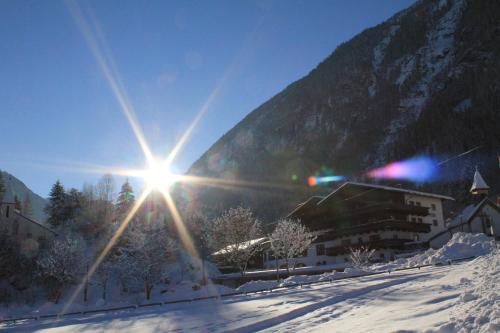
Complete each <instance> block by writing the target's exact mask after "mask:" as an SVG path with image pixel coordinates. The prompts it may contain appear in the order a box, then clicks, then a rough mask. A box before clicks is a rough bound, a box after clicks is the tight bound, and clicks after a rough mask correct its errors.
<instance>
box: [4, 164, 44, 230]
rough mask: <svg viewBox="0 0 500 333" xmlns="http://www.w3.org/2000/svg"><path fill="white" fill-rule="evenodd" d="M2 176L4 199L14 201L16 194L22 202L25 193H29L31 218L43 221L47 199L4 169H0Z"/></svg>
mask: <svg viewBox="0 0 500 333" xmlns="http://www.w3.org/2000/svg"><path fill="white" fill-rule="evenodd" d="M0 172H1V173H2V176H3V181H4V184H5V189H6V190H5V195H4V201H6V202H14V198H15V196H16V195H17V197H18V198H19V200H20V201H21V202H22V201H23V200H24V198H25V197H26V195H27V194H29V197H30V200H31V207H32V210H33V216H32V218H33V219H34V220H36V221H37V222H40V223H44V222H45V220H46V218H47V216H46V214H45V212H44V209H45V206H46V205H47V200H46V199H44V198H42V197H41V196H39V195H38V194H36V193H35V192H33V191H32V190H31V189H30V188H29V187H28V186H26V185H25V184H24V183H23V182H22V181H21V180H19V179H18V178H16V177H15V176H13V175H11V174H10V173H8V172H6V171H1V170H0Z"/></svg>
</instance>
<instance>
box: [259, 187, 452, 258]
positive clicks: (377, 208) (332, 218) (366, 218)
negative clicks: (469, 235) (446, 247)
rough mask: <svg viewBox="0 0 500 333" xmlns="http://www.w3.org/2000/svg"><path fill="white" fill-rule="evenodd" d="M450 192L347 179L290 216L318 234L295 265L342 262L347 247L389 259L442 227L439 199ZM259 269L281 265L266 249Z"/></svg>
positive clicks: (445, 197) (448, 198) (424, 242)
mask: <svg viewBox="0 0 500 333" xmlns="http://www.w3.org/2000/svg"><path fill="white" fill-rule="evenodd" d="M444 200H454V199H453V198H451V197H449V196H444V195H438V194H433V193H426V192H420V191H414V190H409V189H402V188H398V187H389V186H381V185H374V184H365V183H356V182H347V183H345V184H343V185H342V186H340V187H339V188H338V189H336V190H335V191H333V192H332V193H330V194H329V195H328V196H326V197H311V198H309V199H308V200H307V201H305V202H304V203H301V204H300V205H298V206H297V208H295V209H294V210H293V211H292V212H291V213H290V214H289V215H288V217H289V218H294V219H300V220H301V222H302V223H303V224H305V225H306V226H307V227H308V228H309V229H310V230H312V231H314V232H315V233H317V235H318V238H317V239H316V241H315V242H314V243H313V245H312V246H311V247H310V248H309V249H308V251H307V253H304V255H303V256H301V257H299V258H295V259H294V262H295V266H296V267H301V266H318V265H332V264H341V265H342V264H345V263H346V262H348V260H349V254H350V249H351V248H359V247H366V248H370V249H375V250H376V252H375V259H376V260H380V261H386V260H392V259H394V258H395V257H396V256H397V255H398V254H403V253H405V252H408V251H409V250H410V249H412V248H414V247H418V246H422V247H424V246H425V245H426V244H427V242H428V240H429V239H430V238H432V237H434V236H435V235H437V234H439V233H441V232H442V231H444V230H446V226H445V220H444V217H443V205H442V204H443V201H444ZM263 261H264V268H275V267H276V264H278V265H279V266H283V264H284V262H283V261H282V260H276V259H275V258H274V256H273V253H272V251H271V250H270V249H269V250H267V251H265V253H264V255H263Z"/></svg>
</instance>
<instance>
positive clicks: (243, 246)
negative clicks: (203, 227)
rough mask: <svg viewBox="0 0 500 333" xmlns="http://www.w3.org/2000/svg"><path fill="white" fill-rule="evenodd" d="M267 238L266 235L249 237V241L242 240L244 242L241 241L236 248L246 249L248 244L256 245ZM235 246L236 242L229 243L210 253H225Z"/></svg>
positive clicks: (216, 254)
mask: <svg viewBox="0 0 500 333" xmlns="http://www.w3.org/2000/svg"><path fill="white" fill-rule="evenodd" d="M267 240H268V238H267V237H262V238H256V239H251V240H249V241H246V242H244V243H241V244H240V245H239V246H238V249H240V250H243V249H246V248H247V247H249V246H252V245H256V244H260V243H263V242H265V241H267ZM235 247H236V244H231V245H228V246H226V247H225V248H223V249H220V250H219V251H217V252H214V253H212V255H213V256H218V255H221V254H225V253H228V252H231V251H232V250H233V249H234V248H235Z"/></svg>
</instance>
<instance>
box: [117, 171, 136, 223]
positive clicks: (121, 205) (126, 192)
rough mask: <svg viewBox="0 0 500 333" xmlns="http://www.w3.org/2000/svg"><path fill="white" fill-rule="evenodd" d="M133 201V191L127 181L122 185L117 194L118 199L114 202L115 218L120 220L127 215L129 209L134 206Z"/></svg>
mask: <svg viewBox="0 0 500 333" xmlns="http://www.w3.org/2000/svg"><path fill="white" fill-rule="evenodd" d="M134 201H135V197H134V191H133V189H132V185H130V183H129V181H128V179H127V180H126V181H125V183H123V185H122V188H121V190H120V193H119V194H118V199H117V200H116V212H117V217H118V218H121V217H123V216H124V215H125V214H127V212H128V210H129V209H130V207H132V205H133V204H134Z"/></svg>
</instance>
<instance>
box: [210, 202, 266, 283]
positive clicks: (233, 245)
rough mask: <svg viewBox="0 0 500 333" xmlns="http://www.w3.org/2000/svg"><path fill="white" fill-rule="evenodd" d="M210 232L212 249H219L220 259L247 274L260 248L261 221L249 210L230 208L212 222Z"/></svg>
mask: <svg viewBox="0 0 500 333" xmlns="http://www.w3.org/2000/svg"><path fill="white" fill-rule="evenodd" d="M209 228H210V229H209V232H208V242H209V244H210V245H211V248H216V249H219V251H218V254H217V255H218V257H219V258H221V259H222V260H223V261H225V262H226V263H228V264H232V265H235V266H236V267H238V269H239V270H240V272H241V274H242V275H243V274H245V271H246V268H247V265H248V261H249V260H250V258H252V256H254V255H255V253H256V252H257V251H258V250H259V248H260V243H259V242H256V241H255V240H256V239H258V238H261V237H262V228H261V223H260V221H259V220H258V219H257V218H255V217H254V216H253V213H252V211H251V210H250V209H248V208H243V207H237V208H230V209H229V210H227V211H226V212H224V213H223V214H222V215H221V216H220V217H218V218H216V219H215V220H213V221H212V223H211V225H210V227H209Z"/></svg>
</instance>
